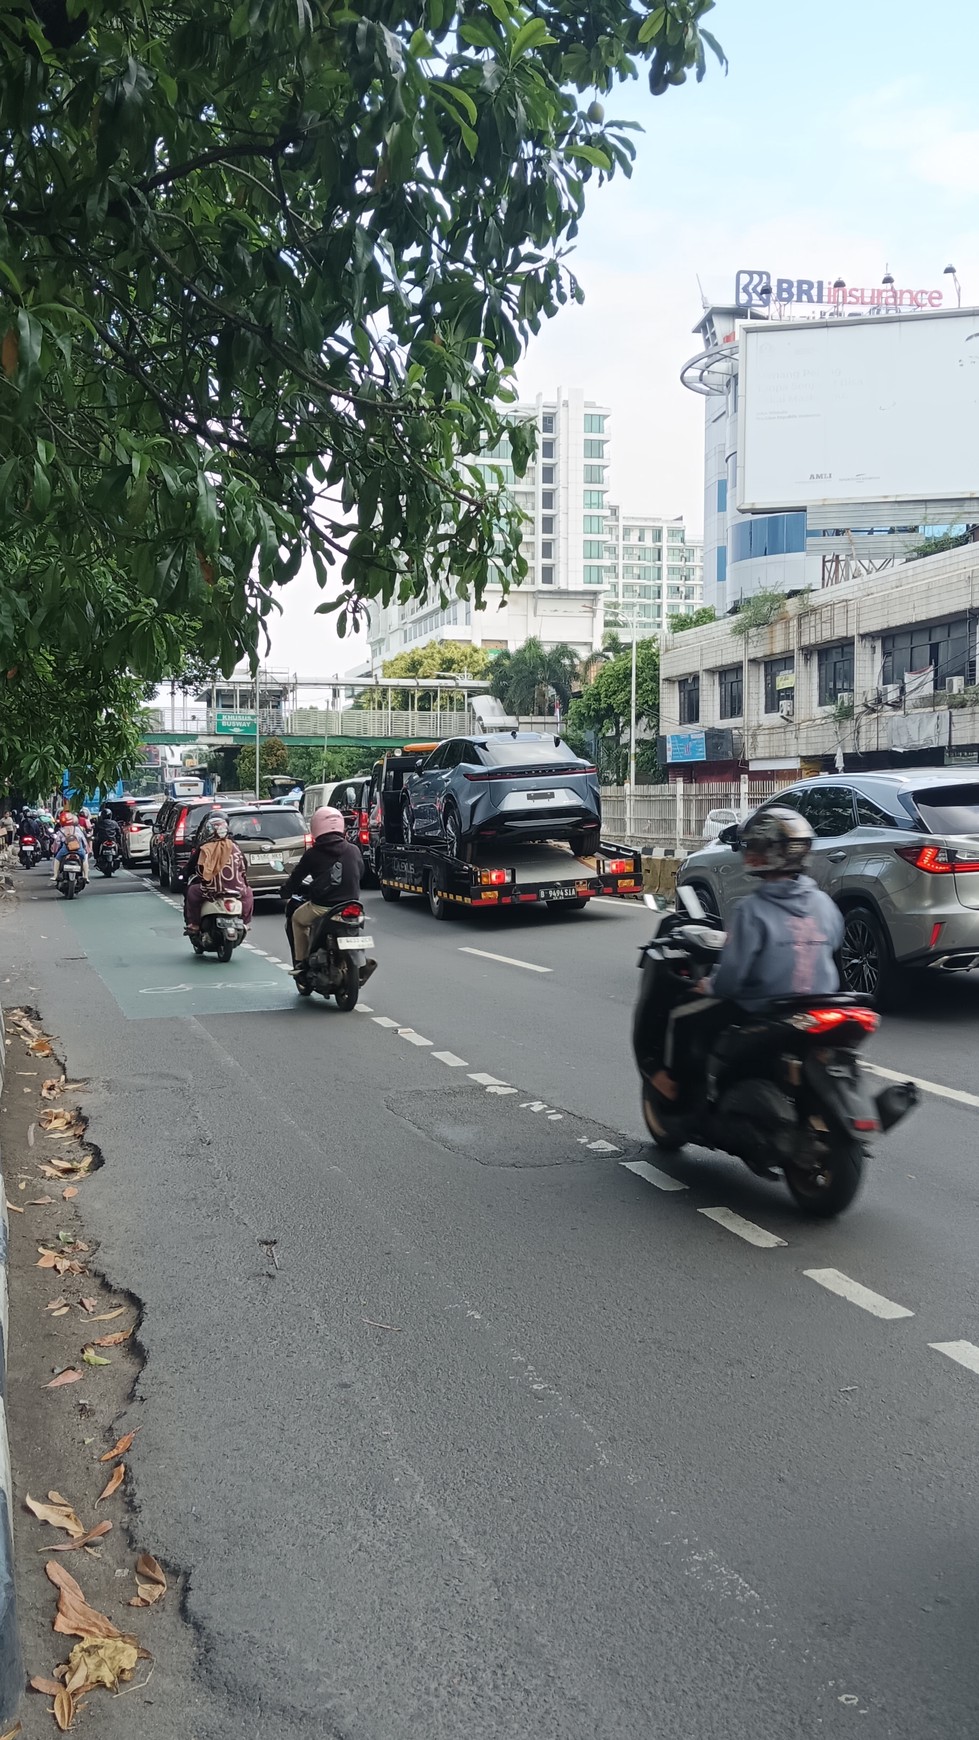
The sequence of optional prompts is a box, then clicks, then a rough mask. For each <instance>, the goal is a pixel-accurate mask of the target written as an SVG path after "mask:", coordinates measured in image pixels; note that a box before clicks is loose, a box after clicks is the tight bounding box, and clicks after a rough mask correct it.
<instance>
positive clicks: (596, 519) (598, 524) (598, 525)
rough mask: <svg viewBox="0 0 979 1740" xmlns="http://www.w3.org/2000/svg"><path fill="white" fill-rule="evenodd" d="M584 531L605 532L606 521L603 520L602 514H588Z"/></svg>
mask: <svg viewBox="0 0 979 1740" xmlns="http://www.w3.org/2000/svg"><path fill="white" fill-rule="evenodd" d="M583 529H584V530H585V531H586V532H599V533H601V532H604V530H605V521H604V520H603V519H602V516H601V514H586V515H585V519H584V528H583Z"/></svg>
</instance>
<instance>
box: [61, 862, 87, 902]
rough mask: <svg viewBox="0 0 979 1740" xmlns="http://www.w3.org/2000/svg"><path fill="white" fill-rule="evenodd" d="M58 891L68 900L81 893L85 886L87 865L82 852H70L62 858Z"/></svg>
mask: <svg viewBox="0 0 979 1740" xmlns="http://www.w3.org/2000/svg"><path fill="white" fill-rule="evenodd" d="M56 886H57V889H58V893H59V894H61V895H63V896H64V898H65V899H66V900H74V898H75V896H76V894H81V891H82V889H83V888H84V886H85V866H84V864H83V863H82V858H81V853H80V852H69V853H68V856H67V857H66V858H63V859H62V860H61V864H60V865H59V867H58V881H57V884H56Z"/></svg>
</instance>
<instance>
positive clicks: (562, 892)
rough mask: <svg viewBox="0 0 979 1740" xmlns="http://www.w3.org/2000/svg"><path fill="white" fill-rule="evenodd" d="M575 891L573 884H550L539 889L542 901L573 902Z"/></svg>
mask: <svg viewBox="0 0 979 1740" xmlns="http://www.w3.org/2000/svg"><path fill="white" fill-rule="evenodd" d="M576 893H577V890H576V888H575V885H574V883H573V882H552V883H550V884H549V885H547V886H546V887H544V888H542V889H541V899H542V900H573V899H574V897H575V894H576Z"/></svg>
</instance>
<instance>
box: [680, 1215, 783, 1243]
mask: <svg viewBox="0 0 979 1740" xmlns="http://www.w3.org/2000/svg"><path fill="white" fill-rule="evenodd" d="M697 1213H698V1214H704V1215H706V1216H707V1219H708V1220H713V1221H716V1222H717V1224H718V1226H723V1227H725V1228H726V1229H727V1231H728V1232H732V1233H736V1234H737V1237H738V1238H739V1239H744V1242H745V1244H746V1245H757V1246H758V1248H759V1250H763V1251H774V1250H776V1249H777V1248H778V1246H779V1245H782V1246H784V1245H785V1240H784V1239H780V1238H777V1237H776V1235H775V1234H774V1233H770V1232H766V1231H765V1228H764V1227H763V1226H756V1225H755V1223H754V1221H753V1220H745V1219H744V1218H743V1216H741V1215H740V1214H735V1212H734V1210H733V1208H698V1210H697Z"/></svg>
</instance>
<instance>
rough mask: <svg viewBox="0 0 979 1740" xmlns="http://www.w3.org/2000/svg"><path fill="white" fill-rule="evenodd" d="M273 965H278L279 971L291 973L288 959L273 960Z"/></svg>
mask: <svg viewBox="0 0 979 1740" xmlns="http://www.w3.org/2000/svg"><path fill="white" fill-rule="evenodd" d="M273 965H274V966H277V967H278V969H279V972H280V973H291V972H292V968H291V967H290V965H289V962H288V961H275V962H274V963H273Z"/></svg>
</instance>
